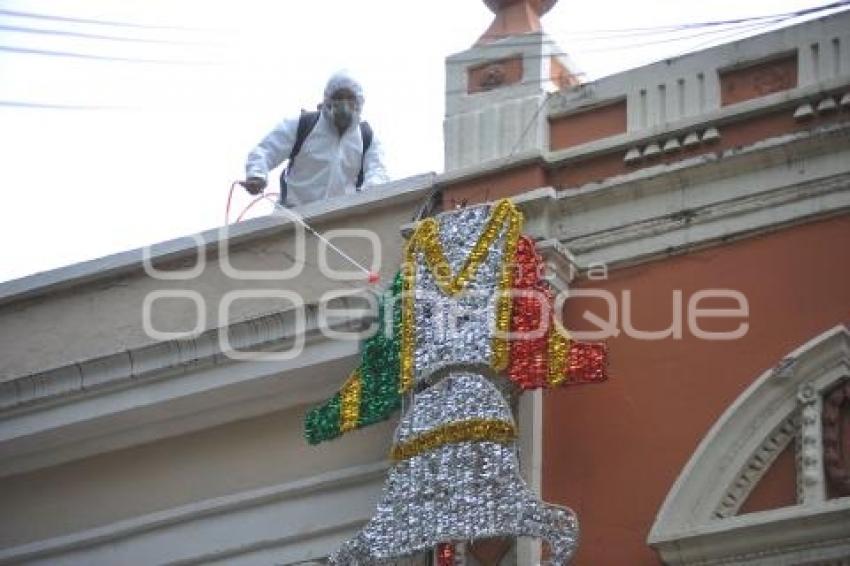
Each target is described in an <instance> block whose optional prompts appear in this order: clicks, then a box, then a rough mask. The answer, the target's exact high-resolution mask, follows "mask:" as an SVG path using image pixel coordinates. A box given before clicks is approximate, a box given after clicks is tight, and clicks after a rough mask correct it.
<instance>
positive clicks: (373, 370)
mask: <svg viewBox="0 0 850 566" xmlns="http://www.w3.org/2000/svg"><path fill="white" fill-rule="evenodd" d="M402 283H403V281H402V277H401V273H400V272H399V273H397V274H396V276H395V277H394V278H393V282H392V284H391V285H390V288H389V289H388V291H389V292H388V293H386V294H385V295H384V297H383V300H382V301H381V302H380V304H379V305H378V317H379V319H378V320H379V325H378V326H379V328H378V332H377V333H376V334H375V335H374V336H372V337H371V338H369V339H368V340H366V342H365V344H364V345H363V352H362V357H361V360H360V375H361V378H362V379H361V382H362V390H361V394H360V419H359V421H358V423H357V424H358V427H363V426H367V425H370V424H374V423H377V422H380V421H383V420H386V419H388V418H389V417H390V415H392V414H393V413H394V412H395V411H396V410H397V409H399V408H400V407H401V396H400V395H399V392H398V377H399V353H400V348H399V345H400V344H401V333H400V330H401V300H400V296H401V289H402ZM387 306H389V307H390V308H392V322H391V324H392V328H389V329H387V328H386V322H387V321H386V319H385V318H384V315H385V312H386V311H385V309H386V308H387Z"/></svg>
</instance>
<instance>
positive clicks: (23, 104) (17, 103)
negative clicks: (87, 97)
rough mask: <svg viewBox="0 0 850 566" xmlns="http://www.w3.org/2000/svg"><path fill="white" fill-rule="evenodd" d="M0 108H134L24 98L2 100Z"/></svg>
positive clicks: (130, 108)
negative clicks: (48, 101) (33, 100)
mask: <svg viewBox="0 0 850 566" xmlns="http://www.w3.org/2000/svg"><path fill="white" fill-rule="evenodd" d="M0 108H31V109H34V110H132V109H133V107H131V106H94V105H85V104H50V103H43V102H27V101H24V100H0Z"/></svg>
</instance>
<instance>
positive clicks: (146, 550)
mask: <svg viewBox="0 0 850 566" xmlns="http://www.w3.org/2000/svg"><path fill="white" fill-rule="evenodd" d="M387 468H388V463H386V462H378V463H374V464H368V465H362V466H355V467H351V468H345V469H342V470H336V471H333V472H328V473H324V474H320V475H318V476H315V477H311V478H304V479H300V480H296V481H292V482H288V483H284V484H279V485H274V486H270V487H263V488H259V489H254V490H250V491H246V492H242V493H236V494H232V495H226V496H223V497H217V498H213V499H208V500H204V501H198V502H195V503H191V504H188V505H183V506H180V507H176V508H173V509H168V510H165V511H160V512H157V513H151V514H148V515H143V516H139V517H134V518H131V519H126V520H122V521H116V522H114V523H111V524H109V525H106V526H102V527H96V528H93V529H88V530H85V531H80V532H76V533H71V534H68V535H63V536H58V537H54V538H50V539H46V540H40V541H36V542H32V543H28V544H23V545H19V546H14V547H10V548H5V549H2V550H0V564H19V565H28V566H35V565H45V566H47V565H50V566H64V565H67V566H72V565H76V564H87V565H89V566H112V565H113V564H117V563H121V562H122V559H121V557H125V558H126V557H135V558H136V559H139V558H141V557H144V560H145V561H146V562H147V563H151V564H153V563H156V564H165V563H168V564H211V563H222V564H225V563H226V564H233V565H242V564H272V563H280V560H286V563H291V562H299V563H300V561H304V560H311V559H316V560H320V559H321V558H323V557H324V556H326V554H327V552H328V550H329V549H332V548H334V547H335V546H336V545H338V544H340V543H341V542H342V541H344V540H346V539H347V538H348V537H350V536H351V535H353V534H354V533H355V532H356V531H357V529H358V528H359V527H360V526H361V525H362V524H363V523H364V522H366V521H367V520H368V519H369V517H370V516H371V514H372V512H373V509H374V506H375V505H376V504H377V501H378V497H379V495H380V491H381V487H382V484H383V478H384V475H385V474H386V470H387ZM306 525H309V528H307V527H306ZM116 553H120V555H119V554H116Z"/></svg>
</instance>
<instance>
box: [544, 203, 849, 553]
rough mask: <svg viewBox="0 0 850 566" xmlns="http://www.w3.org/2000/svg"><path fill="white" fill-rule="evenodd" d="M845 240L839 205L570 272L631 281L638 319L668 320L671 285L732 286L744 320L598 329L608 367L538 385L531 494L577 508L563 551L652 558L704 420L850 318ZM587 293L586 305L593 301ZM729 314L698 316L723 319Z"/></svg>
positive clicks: (615, 283)
mask: <svg viewBox="0 0 850 566" xmlns="http://www.w3.org/2000/svg"><path fill="white" fill-rule="evenodd" d="M846 242H850V215H844V216H841V217H837V218H833V219H828V220H822V221H819V222H814V223H810V224H806V225H802V226H798V227H793V228H788V229H785V230H782V231H778V232H775V233H771V234H767V235H763V236H759V237H754V238H750V239H746V240H743V241H739V242H735V243H732V244H727V245H723V246H718V247H714V248H710V249H706V250H703V251H699V252H695V253H691V254H687V255H682V256H677V257H673V258H670V259H666V260H661V261H656V262H652V263H647V264H643V265H639V266H635V267H631V268H627V269H622V270H617V271H613V272H611V273H610V274H609V278H608V279H607V280H605V281H599V282H584V283H582V284H579V285H576V287H598V288H603V289H607V290H609V291H611V292H613V293H615V294H616V295H618V296H619V295H620V293H621V292H622V291H623V290H631V292H632V296H633V306H632V312H633V321H634V324H635V326H636V327H637V328H640V329H645V330H650V329H660V328H664V327H666V326H668V325H669V323H670V320H671V313H672V307H671V297H672V291H673V290H674V289H681V290H682V291H683V295H684V298H685V302H686V303H685V304H687V299H688V297H690V296H691V295H692V294H693V293H694V292H695V291H697V290H699V289H703V288H708V287H714V288H726V289H737V290H740V291H742V292H743V293H745V295H746V296H747V298H748V301H749V308H750V316H749V319H748V320H749V324H750V328H749V332H748V333H747V335H746V336H744V337H743V338H741V339H739V340H735V341H727V342H710V341H703V340H698V339H696V338H695V337H693V336H692V335H691V334H690V332H689V331H688V330H687V322H686V327H685V335H684V338H683V339H681V340H672V339H666V340H663V341H638V340H635V339H632V338H629V337H625V336H623V335H621V336H619V337H617V338H614V339H611V340H609V346H610V360H611V365H610V372H611V379H610V381H608V382H607V383H603V384H599V385H586V386H578V387H574V388H568V389H562V390H557V391H547V393H546V395H544V439H543V442H544V452H543V491H544V493H543V495H544V498H545V499H546V500H547V501H550V502H555V503H560V504H564V505H569V506H570V507H572V508H573V509H575V510H576V512H577V513H578V514H579V518H580V520H581V522H582V543H581V548H580V551H579V554H578V557H577V561H576V564H578V565H579V566H606V565H612V566H625V565H627V566H639V565H645V564H646V565H648V564H653V565H654V564H659V563H660V562H659V560H658V558H657V556H656V554H655V552H654V551H653V550H652V549H651V548H650V547H649V546H648V545H647V544H646V542H645V541H646V538H647V535H648V532H649V529H650V527H651V525H652V523H653V521H654V518H655V514H656V513H657V512H658V510H659V508H660V506H661V504H662V502H663V500H664V497H665V496H666V494H667V492H668V491H669V489H670V488H671V486H672V485H673V482H674V481H675V479H676V477H677V476H678V474H679V472H680V471H681V469H682V468H683V466H684V465H685V463H686V462H687V460H688V459H689V457H690V455H691V454H692V453H693V451H694V450H695V449H696V446H697V444H698V443H699V442H700V440H701V439H702V438H703V436H704V435H705V434H706V432H707V431H708V429H709V428H710V426H711V425H712V424H713V423H714V421H715V420H716V419H717V418H718V417H719V416H720V415H721V414H722V413H723V412H724V411H725V409H726V408H727V407H728V406H729V405H730V403H732V402H733V401H734V400H735V398H736V397H737V396H738V395H739V394H740V393H741V392H742V391H743V390H744V389H745V388H746V387H747V385H748V384H749V383H751V381H752V380H753V379H754V378H756V377H758V376H759V375H760V374H761V373H762V372H763V371H765V370H766V369H768V368H770V367H772V366H774V365H775V364H776V363H777V362H778V361H779V360H780V359H781V358H782V357H783V356H784V355H785V354H787V353H788V352H789V351H790V350H792V349H793V348H795V347H797V346H799V345H800V344H802V343H803V342H805V341H807V340H809V339H811V338H812V337H814V336H816V335H818V334H820V333H821V332H823V331H825V330H826V329H828V328H831V327H832V326H835V325H836V324H839V323H841V322H850V263H848V262H847V261H845V258H844V256H843V255H842V252H841V251H840V250H841V249H843V248H842V246H843V245H844V244H845V243H846ZM598 303H599V301H596V302H595V303H594V304H595V306H591V305H589V304H587V305H585V306H587V307H588V308H590V309H593V310H594V311H596V312H600V311H601V309H598V308H596V307H598ZM581 306H582V304H581V303H579V302H568V303H567V311H568V312H567V319H566V320H567V323H568V326H570V327H572V328H579V326H578V325H577V324H576V319H577V314H578V313H579V312H581V311H580V307H581ZM703 306H707V305H703ZM716 306H717V307H718V308H720V307H722V306H731V305H719V304H717V305H716ZM685 320H686V321H687V318H686V319H685ZM737 323H738V321H737V320H735V321H731V323H730V321H716V322H715V324H712V325H711V326H712V327H714V329H715V330H731V329H733V328H734V327H735V326H737ZM703 326H704V327H705V328H708V327H709V325H708V324H706V325H703ZM779 483H780V484H781V483H782V482H779ZM785 485H787V482H786V483H785ZM770 491H771V490H767V492H762V493H760V494H759V501H758V505H759V506H765V505H767V506H770V501H769V499H770V498H771V497H775V498H776V501H777V502H779V503H782V502H783V501H786V502H787V500H788V499H787V498H788V497H789V494H785V493H780V492H779V491H778V490H772V491H773V493H774V494H773V495H771V494H770ZM791 497H793V496H791ZM765 498H767V499H768V500H765Z"/></svg>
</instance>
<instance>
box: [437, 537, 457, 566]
mask: <svg viewBox="0 0 850 566" xmlns="http://www.w3.org/2000/svg"><path fill="white" fill-rule="evenodd" d="M437 566H455V545H454V543H451V542H441V543H440V544H438V545H437Z"/></svg>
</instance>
